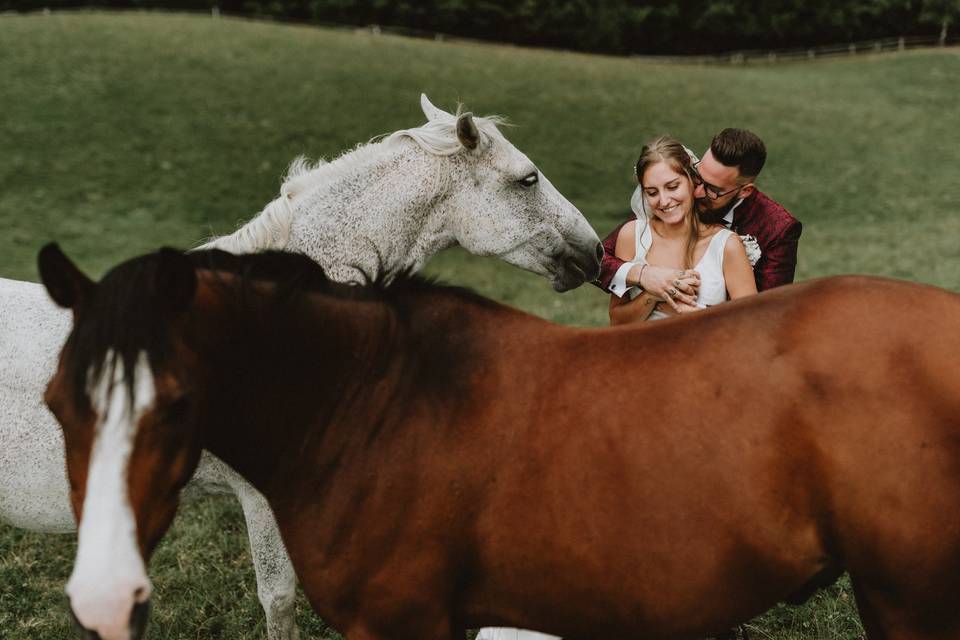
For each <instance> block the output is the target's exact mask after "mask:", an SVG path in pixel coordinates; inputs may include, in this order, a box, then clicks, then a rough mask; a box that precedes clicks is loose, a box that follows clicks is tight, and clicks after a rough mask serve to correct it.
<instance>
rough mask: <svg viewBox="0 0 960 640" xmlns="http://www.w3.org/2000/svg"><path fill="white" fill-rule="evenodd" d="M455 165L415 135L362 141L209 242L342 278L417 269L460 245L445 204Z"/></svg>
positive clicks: (293, 182)
mask: <svg viewBox="0 0 960 640" xmlns="http://www.w3.org/2000/svg"><path fill="white" fill-rule="evenodd" d="M455 164H456V163H455V162H452V161H451V159H450V158H445V157H440V156H435V155H432V154H430V153H428V152H426V151H424V150H423V149H421V148H420V147H419V146H418V145H417V144H416V143H414V142H413V141H409V140H400V141H395V142H389V143H388V142H379V143H371V144H367V145H363V146H361V147H359V148H357V149H355V150H354V151H352V152H350V153H347V154H345V155H343V156H341V157H340V158H338V159H337V160H335V161H333V162H330V163H327V164H322V165H319V166H317V167H314V168H313V169H311V170H308V171H301V172H300V173H298V174H296V175H292V176H291V177H290V178H289V179H288V180H287V182H286V183H285V184H284V187H283V188H282V189H281V195H280V197H279V198H277V199H276V200H274V201H273V202H271V203H270V204H269V205H267V207H266V208H265V209H264V210H263V212H262V213H261V214H260V215H259V216H258V217H257V218H255V219H254V220H252V221H251V222H250V223H248V224H247V225H245V226H244V227H243V228H241V229H240V230H238V231H237V232H236V233H234V234H232V235H231V236H227V237H224V238H219V239H217V240H214V241H213V242H211V243H208V245H205V247H207V248H221V249H226V250H228V251H237V252H239V251H244V252H248V251H257V250H262V249H268V248H273V249H287V250H290V251H296V252H299V253H304V254H306V255H307V256H309V257H310V258H312V259H313V260H315V261H316V262H318V263H319V264H321V265H322V266H323V267H324V269H325V270H326V272H327V274H328V275H329V276H330V277H331V278H333V279H334V280H337V281H340V282H363V281H365V280H366V277H365V276H370V277H374V276H377V275H379V274H380V273H382V272H387V273H396V272H399V271H403V270H412V271H416V270H418V269H420V268H421V267H422V266H423V264H424V263H425V262H426V261H427V260H428V259H429V258H430V257H431V256H432V255H434V254H436V253H437V252H439V251H441V250H442V249H445V248H447V247H449V246H452V245H453V244H454V242H455V240H454V236H453V234H452V232H450V231H449V230H447V229H446V216H445V215H444V212H443V206H442V205H443V202H444V201H445V199H446V196H447V191H448V186H449V185H450V184H451V178H450V175H449V174H450V171H451V167H452V166H453V165H455Z"/></svg>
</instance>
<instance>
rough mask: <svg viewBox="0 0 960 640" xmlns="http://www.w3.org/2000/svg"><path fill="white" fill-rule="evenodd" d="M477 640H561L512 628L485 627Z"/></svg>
mask: <svg viewBox="0 0 960 640" xmlns="http://www.w3.org/2000/svg"><path fill="white" fill-rule="evenodd" d="M476 640H561V639H560V638H558V637H557V636H551V635H548V634H546V633H540V632H539V631H528V630H527V629H512V628H510V627H484V628H483V629H480V633H478V634H477V639H476Z"/></svg>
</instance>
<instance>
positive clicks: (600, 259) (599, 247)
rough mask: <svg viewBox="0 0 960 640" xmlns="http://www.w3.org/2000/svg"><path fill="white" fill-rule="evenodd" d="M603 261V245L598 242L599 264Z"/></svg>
mask: <svg viewBox="0 0 960 640" xmlns="http://www.w3.org/2000/svg"><path fill="white" fill-rule="evenodd" d="M602 260H603V243H602V242H598V243H597V262H601V261H602Z"/></svg>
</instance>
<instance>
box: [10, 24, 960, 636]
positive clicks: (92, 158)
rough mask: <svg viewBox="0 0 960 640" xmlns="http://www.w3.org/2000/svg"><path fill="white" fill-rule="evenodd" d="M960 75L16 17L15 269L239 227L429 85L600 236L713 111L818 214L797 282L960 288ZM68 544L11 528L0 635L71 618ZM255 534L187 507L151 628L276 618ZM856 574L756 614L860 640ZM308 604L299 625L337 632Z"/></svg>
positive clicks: (414, 111)
mask: <svg viewBox="0 0 960 640" xmlns="http://www.w3.org/2000/svg"><path fill="white" fill-rule="evenodd" d="M958 77H960V51H958V50H956V49H940V50H928V51H915V52H908V53H900V54H884V55H877V56H858V57H856V58H851V59H850V60H834V61H829V62H828V61H818V62H815V63H810V64H789V65H771V66H763V67H735V66H731V67H725V66H722V67H713V66H685V65H665V64H659V63H656V62H652V61H648V60H643V59H626V58H613V57H604V56H594V55H583V54H573V53H564V52H557V51H542V50H533V49H523V48H518V47H510V46H499V45H490V44H476V43H452V42H443V43H441V42H433V41H426V40H413V39H405V38H399V37H394V36H386V35H382V36H373V35H371V34H370V33H369V32H357V33H354V32H352V31H349V30H329V29H317V28H309V27H300V26H283V25H276V24H269V23H261V22H254V21H246V20H238V19H220V20H212V19H210V18H205V17H202V16H185V15H176V14H159V13H156V14H147V13H122V14H110V13H96V12H78V13H54V14H52V15H50V16H43V15H29V16H3V17H0V78H2V79H3V85H2V87H0V225H2V226H0V228H2V230H3V232H2V233H0V277H8V278H19V279H28V280H35V279H36V272H35V267H34V261H35V256H36V252H37V250H38V248H39V247H40V246H41V245H42V244H43V243H45V242H47V241H49V240H57V241H59V242H60V243H61V244H62V246H63V247H64V248H65V250H66V251H67V252H68V254H69V255H71V256H72V257H73V258H74V259H76V260H77V261H78V262H79V264H80V265H81V266H83V267H84V268H85V269H86V270H88V271H89V272H92V273H93V274H101V273H102V272H103V271H104V270H105V269H106V268H107V267H109V266H110V265H112V264H114V263H116V262H118V261H119V260H121V259H122V258H125V257H128V256H131V255H134V254H137V253H140V252H143V251H147V250H151V249H154V248H156V247H157V246H159V245H164V244H166V245H174V246H181V247H187V246H193V245H195V244H196V243H197V242H198V241H200V240H201V239H203V238H205V237H207V236H209V235H212V234H222V233H227V232H230V231H232V230H233V229H234V228H236V226H237V225H238V224H239V223H240V222H241V221H244V220H246V219H248V218H250V217H251V216H253V215H254V214H255V213H257V212H259V211H260V209H261V208H262V206H263V205H264V204H266V203H267V202H268V201H269V200H271V199H272V198H273V197H274V195H275V194H276V193H277V191H278V188H279V184H280V176H281V175H282V174H283V172H284V170H285V168H286V166H287V164H288V163H289V162H290V161H291V160H292V159H293V158H294V157H295V156H297V155H299V154H306V155H308V156H310V157H326V158H330V157H332V156H335V155H337V154H339V153H340V152H342V151H343V150H345V149H348V148H351V147H353V146H354V145H356V144H357V143H360V142H363V141H366V140H369V139H370V138H371V137H373V136H375V135H378V134H382V133H387V132H390V131H394V130H397V129H400V128H407V127H411V126H416V125H419V124H421V123H422V122H423V120H424V118H423V116H422V114H421V113H420V110H419V106H418V99H419V94H420V93H421V92H425V93H426V94H427V95H428V96H429V97H430V98H431V100H432V101H433V102H434V103H435V104H437V105H438V106H441V107H444V108H447V109H454V108H455V106H456V104H457V102H458V101H462V102H463V103H464V104H465V106H466V107H467V108H468V109H470V110H472V111H474V112H475V113H477V114H493V113H495V114H502V115H505V116H507V117H508V118H510V120H511V121H512V122H513V123H514V124H515V125H516V126H514V127H511V128H509V129H507V130H505V133H506V135H507V137H508V138H510V139H511V141H513V142H514V143H515V144H516V145H517V147H519V148H520V149H521V150H522V151H524V152H526V153H527V154H528V155H529V156H530V157H531V158H532V159H533V160H534V161H535V162H536V163H537V164H538V165H539V166H540V168H541V169H542V170H543V172H544V173H545V174H546V175H547V176H548V177H549V178H550V179H551V181H552V182H553V183H554V184H555V185H556V186H557V188H558V189H559V190H560V191H561V192H562V193H564V194H565V195H566V196H567V197H568V198H569V199H570V200H571V201H572V202H573V203H574V204H575V205H577V206H578V207H579V208H580V210H581V211H582V212H583V213H584V215H586V216H587V218H588V219H589V220H590V221H591V223H592V224H593V226H594V228H595V229H596V230H597V231H598V233H599V234H600V235H601V236H603V235H605V234H606V233H607V231H609V230H610V229H612V228H613V227H614V226H615V225H616V224H617V223H619V221H620V220H622V219H623V217H624V215H625V213H626V212H627V209H628V200H629V196H630V192H631V191H632V188H633V185H632V183H631V176H632V166H633V163H634V162H635V160H636V155H637V153H638V152H639V148H640V146H641V145H642V143H643V142H644V141H646V140H648V139H650V138H653V137H654V136H656V135H659V134H661V133H670V134H672V135H674V136H676V137H678V138H680V139H681V140H683V141H684V142H686V143H687V144H688V145H689V146H691V147H693V148H694V149H696V150H697V151H702V150H703V149H704V148H705V147H706V146H707V145H708V143H709V141H710V138H711V137H712V135H713V134H714V133H715V132H717V131H718V130H720V129H721V128H723V127H726V126H738V127H744V128H749V129H751V130H753V131H755V132H757V133H758V134H760V136H761V137H763V139H764V140H765V141H766V143H767V146H768V150H769V160H768V163H767V167H766V168H765V169H764V172H763V175H762V176H761V179H760V187H761V188H762V189H763V190H764V191H766V192H767V193H768V194H769V195H771V196H772V197H774V198H775V199H777V200H778V201H780V202H781V203H783V204H784V205H785V206H786V207H787V208H788V209H789V210H790V211H791V212H793V214H794V215H795V216H796V217H798V218H799V219H800V220H802V221H803V223H804V234H803V238H802V241H801V245H800V264H799V269H798V278H799V279H806V278H811V277H818V276H824V275H830V274H837V273H871V274H880V275H888V276H893V277H898V278H906V279H910V280H915V281H920V282H927V283H931V284H936V285H939V286H943V287H947V288H950V289H953V290H960V260H958V258H960V242H958V239H960V233H958V232H960V217H958V210H960V206H958V205H960V195H958V193H957V186H958V184H957V183H958V180H957V177H956V174H957V169H956V167H957V166H958V165H960V145H958V144H957V142H958V135H957V131H960V109H958V98H960V90H958V85H957V78H958ZM427 271H428V272H429V273H433V274H436V275H439V276H440V277H441V278H443V279H445V280H447V281H450V282H453V283H457V284H463V285H467V286H471V287H473V288H475V289H477V290H479V291H481V292H482V293H484V294H487V295H489V296H491V297H494V298H496V299H498V300H501V301H503V302H506V303H508V304H511V305H514V306H518V307H521V308H523V309H526V310H528V311H531V312H533V313H536V314H538V315H540V316H543V317H546V318H549V319H552V320H555V321H558V322H564V323H572V324H582V325H601V324H604V323H605V320H606V318H605V316H606V311H605V310H606V300H605V297H604V296H603V295H602V294H601V293H600V292H599V291H598V290H597V289H595V288H594V287H591V286H585V287H582V288H580V289H578V290H577V291H574V292H571V293H567V294H564V295H557V294H555V293H553V291H552V290H551V289H550V287H549V285H548V284H547V282H546V281H544V280H542V279H539V278H537V277H536V276H533V275H531V274H527V273H523V272H520V271H518V270H516V269H514V268H512V267H508V266H506V265H503V264H500V263H498V262H496V261H495V260H491V259H481V258H477V257H473V256H469V255H466V254H465V253H464V252H462V251H459V250H452V251H448V252H446V253H444V254H442V255H441V256H439V257H438V258H436V259H435V260H434V261H432V262H431V263H430V264H429V265H428V267H427ZM72 544H73V543H72V541H70V540H69V539H68V538H61V537H52V536H39V535H35V534H27V533H23V532H19V531H15V530H13V529H11V528H9V527H0V629H2V630H3V632H2V637H4V638H11V639H24V640H26V639H27V638H29V639H30V640H37V639H47V638H51V639H52V638H63V637H68V636H69V631H68V628H69V627H68V625H67V619H66V614H65V613H64V609H63V606H62V605H63V598H62V595H61V593H62V591H61V589H62V584H63V582H64V580H65V578H66V576H67V574H68V573H69V567H70V562H71V555H72ZM245 545H246V543H245V539H244V535H243V531H242V526H241V524H240V519H239V517H237V509H236V507H235V506H234V505H233V504H232V503H230V502H229V501H222V500H207V501H202V502H200V503H199V504H197V505H195V506H192V507H190V508H188V509H185V510H184V513H183V514H182V515H181V516H179V517H178V520H177V523H176V525H175V528H174V530H173V532H172V534H171V536H169V539H168V540H167V541H166V542H165V543H164V545H163V546H162V547H161V549H160V551H159V552H158V554H157V556H156V558H155V561H154V569H153V574H154V576H155V577H156V583H157V597H156V603H155V607H154V613H153V623H152V625H151V630H150V632H149V634H150V635H149V637H151V638H154V639H158V638H187V637H189V638H241V639H246V638H259V637H262V636H263V626H262V613H261V612H260V610H259V607H258V605H257V602H256V597H255V593H256V592H255V587H254V584H253V581H252V571H251V569H250V565H249V560H248V556H247V551H246V546H245ZM848 593H849V586H848V585H846V583H840V584H839V585H838V586H836V587H834V588H833V589H831V590H827V591H824V592H822V593H821V594H819V595H818V596H817V598H816V599H815V600H814V601H813V602H812V603H811V604H809V605H807V607H805V608H800V609H797V608H787V607H778V608H777V609H775V610H774V611H772V612H771V613H769V614H767V615H766V616H764V617H763V618H761V619H760V620H758V621H756V622H755V623H754V626H753V630H754V634H755V635H756V636H758V637H761V638H765V637H770V638H784V639H787V638H833V637H835V638H854V637H857V635H858V633H859V630H858V627H857V625H856V622H855V621H854V620H853V617H852V616H853V613H852V611H853V610H852V597H850V596H848ZM301 605H303V603H302V602H301ZM301 609H302V610H303V611H302V613H301V618H302V624H304V625H305V629H306V636H307V637H323V636H325V635H327V634H328V633H329V630H327V629H326V627H324V626H323V624H322V622H320V621H319V620H318V619H316V618H315V617H314V616H312V615H311V614H310V613H309V612H308V611H306V610H305V607H304V606H301Z"/></svg>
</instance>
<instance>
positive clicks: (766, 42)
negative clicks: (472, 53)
mask: <svg viewBox="0 0 960 640" xmlns="http://www.w3.org/2000/svg"><path fill="white" fill-rule="evenodd" d="M80 6H94V7H105V8H162V9H174V10H210V9H212V8H213V7H218V8H219V9H220V10H221V11H223V12H225V13H228V14H239V15H249V16H256V17H269V18H277V19H287V20H301V21H308V22H309V21H314V22H322V23H339V24H345V25H357V26H365V25H370V24H379V25H384V26H391V27H402V28H408V29H417V30H422V31H425V32H438V33H444V34H449V35H453V36H461V37H469V38H477V39H483V40H496V41H500V42H512V43H516V44H524V45H535V46H546V47H559V48H564V49H575V50H581V51H594V52H599V53H611V54H653V55H676V54H704V53H721V52H731V51H740V50H751V49H783V48H794V47H815V46H818V45H825V44H834V43H842V42H850V41H854V40H869V39H873V38H883V37H891V36H901V35H903V36H911V35H922V34H927V35H929V34H939V35H940V37H941V39H942V40H945V39H946V38H947V36H948V33H949V30H950V29H951V27H952V25H953V24H954V23H955V22H956V21H957V20H958V18H960V0H844V1H843V2H837V1H836V0H648V1H646V2H639V1H637V0H599V1H597V0H0V10H4V11H9V10H17V11H25V10H31V9H40V8H44V7H48V8H51V9H56V8H67V7H80Z"/></svg>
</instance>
